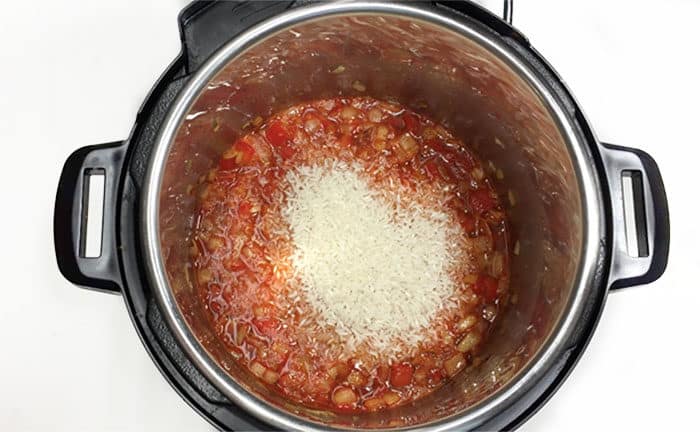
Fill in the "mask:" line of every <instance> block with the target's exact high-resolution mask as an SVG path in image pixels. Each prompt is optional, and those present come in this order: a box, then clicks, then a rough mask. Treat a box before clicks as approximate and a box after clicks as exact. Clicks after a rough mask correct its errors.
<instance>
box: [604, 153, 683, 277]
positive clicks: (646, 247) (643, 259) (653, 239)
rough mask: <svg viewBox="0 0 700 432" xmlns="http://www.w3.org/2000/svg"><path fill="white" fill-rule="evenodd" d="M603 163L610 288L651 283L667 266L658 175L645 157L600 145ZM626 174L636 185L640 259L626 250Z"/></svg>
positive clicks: (665, 217)
mask: <svg viewBox="0 0 700 432" xmlns="http://www.w3.org/2000/svg"><path fill="white" fill-rule="evenodd" d="M602 156H603V162H604V165H605V170H606V173H607V177H608V186H609V188H610V197H611V200H612V217H613V221H612V222H613V252H612V262H611V266H610V288H611V289H618V288H625V287H630V286H634V285H643V284H647V283H651V282H654V281H655V280H657V279H658V278H660V277H661V275H663V273H664V271H665V270H666V265H667V263H668V253H669V246H670V237H671V226H670V219H669V213H668V200H667V198H666V189H665V188H664V182H663V180H662V178H661V172H660V171H659V167H658V165H657V164H656V162H655V161H654V159H653V158H652V157H651V156H649V155H648V154H647V153H645V152H643V151H641V150H637V149H632V148H627V147H620V146H615V145H611V144H603V148H602ZM625 173H627V174H628V175H630V176H632V177H633V178H634V180H635V181H636V182H637V186H638V188H637V189H635V190H634V206H633V208H632V209H631V211H633V212H634V214H633V217H634V223H635V225H636V230H637V238H638V242H639V244H640V247H639V250H640V253H639V254H638V255H640V256H631V255H630V254H629V253H628V250H627V244H626V239H627V236H626V230H625V223H626V221H625V209H624V198H623V188H622V183H623V182H622V177H623V175H625Z"/></svg>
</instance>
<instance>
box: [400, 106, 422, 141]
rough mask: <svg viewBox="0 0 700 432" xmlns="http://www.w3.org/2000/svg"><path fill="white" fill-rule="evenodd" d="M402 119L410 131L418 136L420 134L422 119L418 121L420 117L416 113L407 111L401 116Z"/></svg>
mask: <svg viewBox="0 0 700 432" xmlns="http://www.w3.org/2000/svg"><path fill="white" fill-rule="evenodd" d="M401 119H402V120H403V122H404V124H405V125H406V130H407V131H408V132H410V133H412V134H413V135H416V136H419V135H420V121H418V118H417V117H416V116H415V115H414V114H411V113H407V112H406V113H404V114H403V115H402V116H401Z"/></svg>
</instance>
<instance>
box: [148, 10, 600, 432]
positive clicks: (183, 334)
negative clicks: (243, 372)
mask: <svg viewBox="0 0 700 432" xmlns="http://www.w3.org/2000/svg"><path fill="white" fill-rule="evenodd" d="M346 14H385V15H386V14H388V15H399V16H404V17H409V18H413V19H417V20H421V21H425V22H428V23H431V24H433V25H437V26H440V27H443V28H446V29H448V30H452V31H454V32H456V33H458V34H460V35H463V36H464V37H466V38H469V39H471V40H473V41H475V42H477V43H479V44H480V45H481V46H482V47H484V48H485V49H487V50H489V51H490V52H491V53H493V54H494V55H496V56H497V57H498V58H499V59H501V60H502V61H503V62H505V63H506V64H507V65H508V66H509V67H510V68H511V69H512V70H513V72H514V73H517V74H519V76H520V77H521V78H522V79H524V80H525V81H526V82H527V83H528V84H529V85H530V86H531V87H532V89H533V90H534V91H535V92H536V93H537V94H538V96H539V97H540V98H542V100H543V101H544V103H545V105H546V106H547V108H548V109H549V111H550V114H551V115H552V117H553V118H554V119H555V121H556V123H557V125H558V127H559V129H560V131H561V133H562V135H563V136H564V138H565V142H566V145H567V147H568V150H569V152H570V155H571V157H572V161H573V163H574V167H575V170H576V175H577V179H578V182H579V188H580V191H581V197H582V213H583V220H584V225H583V227H584V236H583V242H582V251H581V260H580V263H579V268H578V272H577V275H576V280H575V288H574V290H573V292H572V296H571V298H570V300H569V304H568V305H567V306H566V308H565V309H564V311H563V313H562V318H561V319H560V322H559V323H558V325H557V327H556V328H555V329H554V330H553V331H552V334H551V335H550V337H549V340H548V341H547V343H546V344H545V345H544V346H543V347H542V348H541V349H540V352H539V353H538V355H537V356H536V357H534V358H533V359H532V360H531V361H530V363H529V365H528V366H526V367H525V368H523V370H522V371H520V372H519V373H518V375H516V376H515V377H514V378H513V379H512V380H511V381H510V382H509V383H508V384H507V385H504V386H503V387H502V388H500V389H499V390H498V391H496V392H495V393H494V394H492V395H491V396H489V397H488V398H486V399H484V400H483V401H481V402H480V403H478V404H476V405H474V406H472V407H470V408H469V409H467V410H466V411H464V412H462V413H459V414H456V415H454V416H452V417H449V418H445V419H442V420H438V421H435V422H434V423H430V426H431V427H432V428H434V430H439V431H442V430H454V429H459V430H464V429H472V428H474V427H479V425H482V424H484V423H485V422H486V421H488V420H489V419H491V418H492V417H493V415H494V413H499V412H501V411H503V410H505V409H506V408H508V407H509V406H511V405H512V404H513V403H514V401H516V400H518V399H520V398H522V397H523V396H524V395H525V394H526V393H527V392H528V391H530V390H531V389H532V388H533V387H534V386H535V385H536V383H537V382H538V381H540V380H541V379H542V378H543V377H544V375H545V374H546V373H547V372H548V371H549V370H550V369H552V368H553V367H555V366H556V365H557V363H558V362H560V361H561V359H562V358H563V357H565V356H566V354H567V353H568V351H569V350H570V349H571V341H572V340H576V339H577V338H578V336H579V334H578V329H580V324H581V323H580V322H579V320H581V319H584V320H590V319H592V318H591V317H587V316H585V309H586V305H587V302H588V301H590V300H591V299H597V298H599V297H600V294H599V293H598V291H597V290H601V289H603V290H604V289H605V287H602V286H599V285H598V284H597V283H596V282H597V275H596V271H597V269H598V267H599V262H601V260H603V259H604V257H602V256H601V255H600V241H601V238H603V237H604V233H605V212H604V208H603V202H604V200H603V196H602V194H601V188H600V185H599V182H598V177H597V173H596V170H595V164H594V162H593V160H592V157H591V155H590V153H589V151H590V150H589V149H588V146H587V143H586V139H585V138H584V137H583V135H582V133H581V131H580V130H579V129H578V128H577V127H575V126H574V124H573V122H572V121H571V120H570V118H569V117H568V116H567V114H566V111H565V110H564V108H563V107H562V106H561V104H560V102H558V99H557V98H556V97H555V95H554V94H553V92H552V91H551V90H550V89H549V87H548V86H547V85H546V83H545V81H544V80H543V79H541V77H540V76H539V74H538V73H537V72H536V71H535V70H534V69H533V68H531V67H530V66H529V65H527V64H526V63H525V62H524V61H522V60H521V58H520V57H519V56H518V55H517V54H515V52H514V51H513V49H512V48H511V47H509V46H508V45H507V44H506V43H504V41H502V40H499V39H498V38H497V37H496V36H495V35H494V34H491V33H489V32H485V31H483V30H482V29H480V28H478V27H477V26H475V25H473V24H472V23H470V22H469V21H467V20H459V19H458V17H454V16H450V15H448V14H446V13H443V12H440V13H438V12H436V11H435V10H429V9H426V8H421V7H419V6H415V5H408V4H389V3H378V2H376V3H375V2H356V3H355V2H352V3H346V2H338V3H328V4H320V5H313V6H306V7H301V8H298V9H294V10H292V11H288V12H285V13H283V14H280V15H278V16H276V17H274V18H272V19H270V20H267V21H265V22H263V23H261V24H259V25H256V26H254V27H253V28H251V29H249V30H248V31H246V32H244V33H243V34H241V35H240V36H238V37H236V38H235V39H233V40H231V41H230V42H228V43H227V44H226V45H224V46H223V47H222V48H221V49H220V50H219V51H217V52H216V53H215V54H214V55H213V56H212V57H211V58H210V59H209V60H208V61H207V62H206V63H205V64H204V65H203V66H202V67H201V68H200V69H199V70H198V72H197V73H196V74H195V75H194V76H193V77H192V78H191V79H190V81H189V82H188V83H187V84H186V86H185V87H184V89H183V90H182V91H181V93H180V94H179V95H178V97H177V99H176V100H175V102H174V104H173V105H172V107H171V109H170V111H169V112H168V114H167V116H166V118H165V120H164V122H163V124H162V126H161V129H160V132H159V135H158V138H157V140H156V146H155V149H154V152H153V154H152V156H151V160H150V163H149V166H148V171H147V175H146V182H145V191H144V194H143V196H142V200H143V201H142V206H141V209H142V210H141V234H142V236H141V239H142V242H143V250H144V252H145V262H146V268H147V272H148V276H149V280H150V282H151V285H152V287H153V288H154V293H155V297H156V299H157V301H158V304H159V306H160V308H161V310H162V312H163V315H164V316H165V319H166V322H167V323H168V325H169V327H170V328H171V330H172V331H173V332H174V334H175V335H176V337H177V340H178V342H179V344H180V345H181V347H182V348H183V350H184V351H185V352H186V353H187V355H188V356H189V358H190V359H191V360H192V362H193V363H194V364H195V365H196V366H197V367H198V368H199V370H200V371H201V372H202V373H203V374H204V375H205V376H206V377H207V379H209V381H211V382H212V384H214V385H215V386H216V387H217V388H218V389H219V390H220V391H221V392H222V393H223V394H224V395H226V397H228V398H229V399H230V400H231V401H233V402H234V403H235V404H237V405H238V406H240V407H241V408H243V409H244V410H246V411H247V412H249V413H251V414H253V415H254V416H256V417H258V418H260V419H261V420H262V421H264V422H267V423H269V424H271V425H273V426H276V427H279V428H282V429H284V430H327V429H328V426H325V427H324V426H323V425H320V424H318V423H315V422H311V421H309V420H306V419H304V418H301V417H298V416H295V415H293V414H290V413H287V412H284V411H282V410H280V409H279V408H276V407H274V406H272V405H270V404H268V403H267V402H265V401H263V400H261V399H259V398H257V397H256V396H254V395H253V394H251V393H249V392H248V391H246V390H245V389H244V388H243V387H241V386H240V385H239V384H237V383H236V382H235V381H234V380H233V379H232V378H231V377H230V376H229V375H228V374H227V373H226V372H225V371H224V370H223V369H222V368H221V367H220V366H219V365H218V363H217V362H216V361H215V360H213V359H212V358H211V357H210V356H209V354H208V353H207V352H206V351H205V350H204V348H203V347H202V346H201V345H200V344H199V342H198V341H197V339H196V337H195V336H194V334H193V333H192V332H191V331H190V328H189V326H188V324H187V322H186V321H185V319H184V317H183V316H182V313H181V312H180V309H179V307H178V305H177V301H176V299H175V296H174V294H173V292H172V290H171V289H170V284H169V282H168V278H167V274H166V272H165V266H164V262H163V259H162V254H161V244H160V236H159V202H160V199H159V195H160V186H161V182H162V177H163V172H164V169H165V162H166V159H167V156H168V154H169V151H170V146H171V144H172V142H173V139H174V137H175V135H176V133H177V129H178V126H179V125H180V123H181V121H182V119H183V117H184V116H185V115H186V114H187V112H188V110H189V108H190V106H191V103H192V102H193V101H194V100H195V98H196V97H197V95H198V94H199V92H200V91H201V90H202V89H203V88H204V87H205V86H206V85H207V83H208V82H209V81H210V80H211V79H212V78H213V77H214V76H215V75H216V74H217V73H218V72H219V70H220V69H221V68H222V67H223V66H224V65H225V64H227V63H228V62H229V61H230V60H231V59H233V58H234V57H236V56H237V55H239V54H241V53H242V52H244V51H245V50H247V49H248V48H249V47H250V46H252V45H253V44H255V43H256V42H258V41H260V40H262V39H264V38H265V37H267V36H269V35H272V34H275V33H277V32H278V31H281V30H284V29H285V28H288V27H291V26H294V25H297V24H300V23H303V22H308V21H310V20H314V19H318V18H325V17H329V16H337V15H346Z"/></svg>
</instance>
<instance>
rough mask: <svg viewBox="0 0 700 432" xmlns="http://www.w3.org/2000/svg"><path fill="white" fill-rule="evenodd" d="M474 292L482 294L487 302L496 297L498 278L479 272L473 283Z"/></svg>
mask: <svg viewBox="0 0 700 432" xmlns="http://www.w3.org/2000/svg"><path fill="white" fill-rule="evenodd" d="M474 292H475V293H477V294H479V295H482V296H483V297H484V299H486V301H487V302H492V301H494V300H496V299H497V298H498V279H496V278H493V277H491V276H489V275H485V274H480V275H479V277H478V278H477V279H476V283H475V284H474Z"/></svg>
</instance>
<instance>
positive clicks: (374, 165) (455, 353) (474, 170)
mask: <svg viewBox="0 0 700 432" xmlns="http://www.w3.org/2000/svg"><path fill="white" fill-rule="evenodd" d="M328 159H334V160H339V161H345V162H350V163H359V164H361V165H362V166H363V167H365V168H366V169H367V172H368V173H369V175H370V177H372V176H374V177H375V178H377V179H379V178H380V177H381V179H384V180H386V179H387V178H391V179H393V180H396V181H399V182H403V183H404V184H409V185H413V187H414V188H417V187H420V186H421V185H432V186H433V187H438V188H439V189H440V190H443V191H446V192H445V193H447V194H448V195H449V198H450V199H449V201H448V207H449V208H448V209H447V210H448V211H449V212H450V214H451V215H452V216H453V218H454V220H455V221H456V222H457V223H458V225H459V226H460V228H461V234H462V237H463V239H464V244H465V249H468V250H467V251H466V252H465V257H467V258H466V259H465V260H464V262H463V263H460V265H459V268H458V269H456V270H455V272H454V275H455V276H454V279H455V281H454V282H455V286H456V290H457V297H458V300H459V301H458V307H457V308H456V309H455V310H452V311H450V312H449V313H445V314H442V315H440V316H437V317H435V320H434V321H432V322H433V323H434V326H435V327H436V328H435V330H436V331H435V334H436V335H437V337H432V338H426V340H425V342H424V343H422V344H420V346H418V347H407V350H406V353H407V354H406V355H405V356H403V357H402V358H393V359H383V358H377V357H376V356H373V355H372V353H371V347H364V348H361V349H358V350H356V351H354V352H347V350H346V349H344V348H343V345H342V344H338V343H337V342H338V338H339V336H338V335H337V334H336V333H335V332H334V330H333V328H329V327H328V326H324V325H322V324H320V323H319V320H318V311H314V310H313V309H312V308H311V307H310V305H309V304H308V303H307V302H305V301H304V299H303V296H300V295H299V294H298V290H297V288H296V287H295V284H294V276H293V274H294V269H293V268H292V266H291V264H290V259H289V257H290V256H291V254H292V251H293V248H294V245H293V241H292V238H291V236H290V230H289V227H288V226H287V225H286V223H285V221H284V219H283V218H282V216H281V211H280V209H281V206H282V205H283V204H284V200H285V184H284V183H285V175H286V173H287V172H289V171H290V170H293V169H294V168H295V167H299V166H303V165H313V164H316V163H319V162H321V161H323V160H328ZM493 171H494V169H493V167H492V169H490V170H489V169H488V168H487V167H485V166H484V165H483V164H482V163H481V162H480V161H479V160H478V158H477V157H476V156H475V155H474V154H473V153H472V152H471V151H470V150H469V149H467V148H466V147H465V146H464V144H463V143H462V142H460V141H459V140H457V139H456V138H455V137H454V136H453V135H452V134H451V133H450V132H449V131H447V130H446V129H445V128H444V127H442V126H440V125H438V124H436V123H435V122H433V121H431V120H430V119H428V118H426V117H425V116H423V115H419V114H417V113H415V112H412V111H410V110H408V109H406V108H404V107H402V106H400V105H398V104H395V103H390V102H383V101H378V100H375V99H372V98H337V99H326V100H319V101H313V102H309V103H305V104H300V105H296V106H293V107H290V108H288V109H286V110H285V111H283V112H281V113H279V114H277V115H274V116H273V117H271V118H269V119H267V120H263V119H261V118H257V119H253V120H252V121H251V122H250V123H249V124H248V125H246V128H245V134H244V135H243V136H242V137H241V138H239V139H237V140H236V141H235V142H234V143H232V145H231V147H230V148H229V149H228V150H227V151H226V152H224V154H223V155H222V157H221V160H220V162H219V166H218V167H215V168H214V169H212V170H211V171H210V172H209V174H208V176H206V178H204V179H202V183H201V185H200V186H199V188H198V189H197V191H196V192H197V193H198V194H199V208H198V219H197V225H196V230H195V237H194V241H193V245H192V250H191V253H192V256H193V262H194V268H195V275H196V277H195V280H196V284H197V288H198V293H199V296H200V299H201V301H202V303H203V305H204V307H205V308H206V309H207V311H208V315H209V318H210V319H211V321H212V323H213V325H214V329H215V332H216V334H217V335H218V337H219V338H220V339H221V340H222V341H223V342H224V343H225V344H226V346H227V347H228V349H229V350H230V352H231V354H232V355H233V356H234V357H235V358H237V359H238V361H239V362H240V363H241V364H243V365H244V366H245V367H247V368H248V369H249V370H250V372H251V373H252V374H253V375H255V376H257V377H258V378H259V379H260V380H261V381H262V382H264V383H265V384H266V385H268V386H270V388H271V389H272V390H274V391H276V392H278V393H280V394H282V395H284V396H285V397H287V398H288V399H290V400H293V401H295V402H298V403H301V404H304V405H306V406H309V407H314V408H322V409H331V410H336V411H343V412H363V411H377V410H382V409H386V408H388V407H392V406H396V405H400V404H404V403H407V402H410V401H412V400H415V399H418V398H420V397H423V396H425V395H426V394H428V393H430V392H432V391H434V390H435V389H436V388H439V387H440V386H441V385H443V384H444V383H445V382H446V381H447V380H449V379H451V378H452V377H454V376H455V375H457V374H458V373H459V372H460V371H462V370H464V369H465V368H468V367H470V366H472V365H475V364H477V363H479V362H480V361H481V360H482V359H481V358H480V356H479V349H480V347H481V346H482V345H483V343H484V341H485V340H486V338H487V337H488V334H489V331H490V329H491V328H492V326H493V322H494V320H495V319H496V317H497V315H498V313H499V308H500V307H502V305H503V304H504V303H505V302H504V298H505V296H506V295H507V289H508V278H509V275H508V258H507V257H508V254H507V246H506V245H507V244H508V241H507V224H506V217H505V210H504V207H503V206H502V204H501V199H500V197H499V196H498V195H497V194H496V192H495V190H494V188H493V181H492V180H491V179H490V176H489V174H490V173H491V172H493ZM377 184H381V181H379V180H378V183H377ZM409 348H410V349H409Z"/></svg>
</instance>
